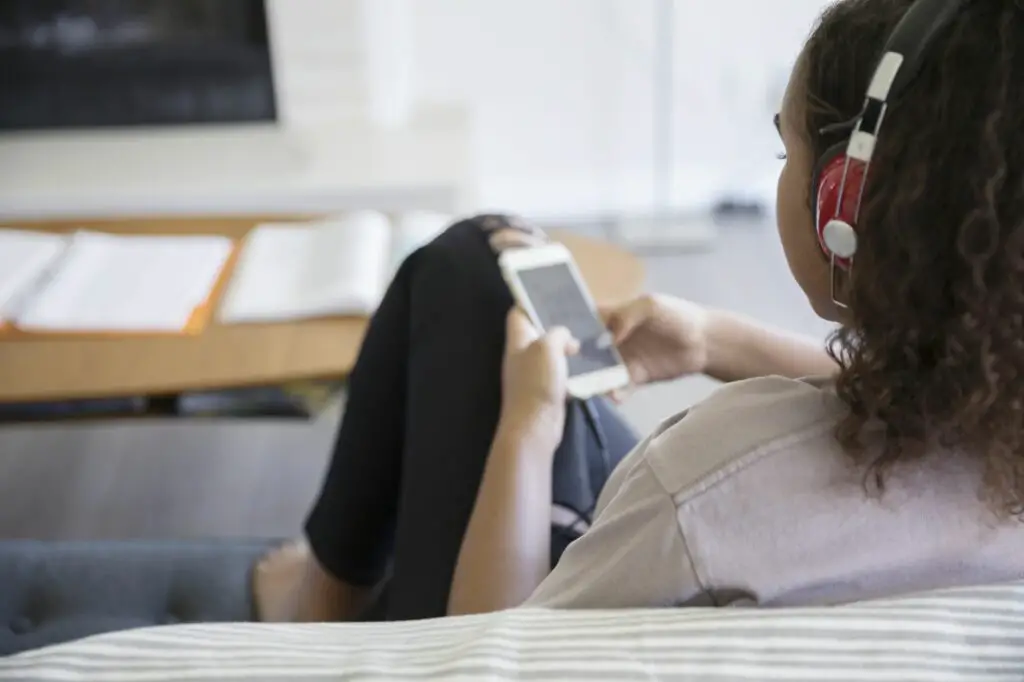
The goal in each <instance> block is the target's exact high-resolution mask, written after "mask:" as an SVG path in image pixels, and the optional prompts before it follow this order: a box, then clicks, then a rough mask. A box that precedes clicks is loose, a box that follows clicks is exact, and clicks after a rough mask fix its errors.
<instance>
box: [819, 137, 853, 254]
mask: <svg viewBox="0 0 1024 682" xmlns="http://www.w3.org/2000/svg"><path fill="white" fill-rule="evenodd" d="M845 167H846V155H845V154H838V155H836V156H835V157H834V158H833V159H832V160H830V161H828V162H827V163H826V164H825V165H824V166H823V167H822V169H821V171H820V172H819V174H818V178H817V182H818V187H817V192H816V194H815V196H816V197H817V204H818V205H817V206H816V207H815V216H814V218H815V227H816V229H817V232H818V243H819V244H820V245H821V250H822V251H823V252H824V253H825V255H826V256H827V257H829V258H831V257H832V256H833V255H834V256H835V257H836V263H837V264H838V265H841V266H842V267H844V268H845V267H849V265H850V259H851V258H852V257H853V255H854V253H855V252H856V251H857V232H856V229H855V228H856V221H855V217H856V215H857V204H858V202H859V200H860V193H861V186H862V185H863V183H864V165H863V164H861V163H860V162H858V161H852V162H851V163H850V169H849V171H848V172H847V176H846V184H845V187H843V169H844V168H845ZM840 187H843V189H842V205H841V206H839V210H838V211H836V207H837V205H838V204H839V202H840V196H839V192H840Z"/></svg>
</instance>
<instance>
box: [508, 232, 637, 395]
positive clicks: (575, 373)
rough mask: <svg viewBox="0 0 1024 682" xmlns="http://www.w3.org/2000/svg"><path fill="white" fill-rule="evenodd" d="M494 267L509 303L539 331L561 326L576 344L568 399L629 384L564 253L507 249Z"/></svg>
mask: <svg viewBox="0 0 1024 682" xmlns="http://www.w3.org/2000/svg"><path fill="white" fill-rule="evenodd" d="M498 262H499V264H500V266H501V272H502V274H503V275H504V277H505V281H506V282H507V283H508V287H509V289H510V290H511V291H512V296H513V298H515V300H516V303H518V304H519V307H521V308H522V309H523V311H525V312H526V314H527V315H528V316H529V317H530V320H531V321H532V322H533V324H534V325H536V326H537V328H538V329H540V330H544V331H546V330H549V329H552V328H554V327H565V328H566V329H568V330H569V331H570V332H571V333H572V335H573V337H574V338H575V339H576V340H577V341H579V343H580V350H579V353H577V354H576V355H573V356H571V357H570V358H569V359H568V363H569V385H568V389H569V394H570V395H572V396H573V397H576V398H580V399H586V398H590V397H592V396H595V395H601V394H604V393H610V392H611V391H614V390H616V389H619V388H623V387H625V386H627V385H629V372H628V370H627V369H626V365H625V364H624V363H623V361H622V356H621V355H619V351H618V350H617V349H616V348H615V345H614V344H613V343H612V338H611V334H610V333H609V331H608V329H607V328H606V327H605V326H604V323H603V322H602V321H601V318H600V316H599V315H598V313H597V307H596V306H595V305H594V301H593V298H592V297H591V296H590V292H589V291H588V290H587V287H586V284H584V282H583V279H582V277H580V273H579V270H578V269H577V267H576V263H575V262H574V261H573V259H572V254H571V253H569V250H568V249H567V248H565V247H564V246H562V245H561V244H548V245H545V246H538V247H533V248H525V249H508V250H506V251H503V252H502V253H501V255H500V256H499V258H498Z"/></svg>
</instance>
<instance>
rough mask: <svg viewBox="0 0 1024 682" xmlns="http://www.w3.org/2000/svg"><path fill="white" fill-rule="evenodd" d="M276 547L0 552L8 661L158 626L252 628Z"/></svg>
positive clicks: (41, 545) (242, 544)
mask: <svg viewBox="0 0 1024 682" xmlns="http://www.w3.org/2000/svg"><path fill="white" fill-rule="evenodd" d="M276 542H277V541H271V540H243V541H238V540H228V541H217V540H202V541H187V542H185V541H183V542H148V541H131V542H37V541H30V540H25V541H2V542H0V656H8V655H10V654H14V653H17V652H20V651H26V650H29V649H36V648H39V647H44V646H48V645H52V644H58V643H61V642H67V641H71V640H75V639H79V638H81V637H86V636H89V635H95V634H99V633H103V632H111V631H117V630H127V629H130V628H139V627H145V626H151V625H169V624H180V623H210V622H227V621H233V622H238V621H249V620H251V619H252V618H253V603H252V598H251V589H250V572H251V568H252V566H253V564H254V562H255V561H256V560H257V559H258V558H259V557H260V556H262V555H263V554H264V553H265V552H266V551H267V549H268V548H269V547H270V546H272V545H273V544H274V543H276Z"/></svg>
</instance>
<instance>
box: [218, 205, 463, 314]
mask: <svg viewBox="0 0 1024 682" xmlns="http://www.w3.org/2000/svg"><path fill="white" fill-rule="evenodd" d="M449 221H450V218H449V216H446V215H443V214H439V213H432V212H426V211H420V212H413V213H407V214H405V215H403V216H400V217H398V218H397V219H395V220H392V219H391V218H389V217H388V216H386V215H385V214H383V213H379V212H376V211H357V212H353V213H349V214H346V215H342V216H337V217H334V218H329V219H325V220H318V221H314V222H309V223H272V224H265V225H258V226H257V227H255V228H253V230H252V231H251V232H250V233H249V234H248V236H246V238H245V241H244V242H243V244H242V247H241V253H240V254H239V258H238V263H237V265H236V266H235V271H234V274H233V275H232V277H231V282H230V284H229V286H228V290H227V293H226V295H225V297H224V300H223V302H222V304H221V307H220V313H219V317H220V320H221V322H224V323H249V322H279V321H285V320H296V319H304V318H314V317H329V316H339V315H368V314H370V313H372V312H373V311H374V310H375V309H376V307H377V304H378V303H379V302H380V299H381V297H382V296H383V294H384V290H385V289H386V288H387V285H388V283H389V282H390V281H391V278H392V276H393V275H394V272H395V270H397V268H398V266H399V265H400V264H401V262H402V260H404V259H405V257H406V256H407V255H408V254H409V253H411V252H412V251H414V250H415V249H416V248H418V247H419V246H421V245H422V244H425V243H426V242H428V241H430V240H431V239H433V238H434V237H435V236H436V235H437V234H439V233H440V232H441V231H443V230H444V228H445V227H446V226H447V225H448V223H449Z"/></svg>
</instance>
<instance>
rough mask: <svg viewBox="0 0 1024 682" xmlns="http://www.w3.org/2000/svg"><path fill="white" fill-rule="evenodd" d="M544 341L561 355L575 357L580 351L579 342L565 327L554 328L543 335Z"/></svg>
mask: <svg viewBox="0 0 1024 682" xmlns="http://www.w3.org/2000/svg"><path fill="white" fill-rule="evenodd" d="M545 340H546V341H547V343H548V345H549V346H550V347H551V348H553V349H554V350H555V351H557V352H559V353H561V354H562V355H575V354H576V353H578V352H579V351H580V342H579V341H577V340H576V339H575V338H573V335H572V332H570V331H569V330H568V329H566V328H565V327H555V328H554V329H552V330H551V331H549V332H548V333H547V334H546V335H545Z"/></svg>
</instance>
